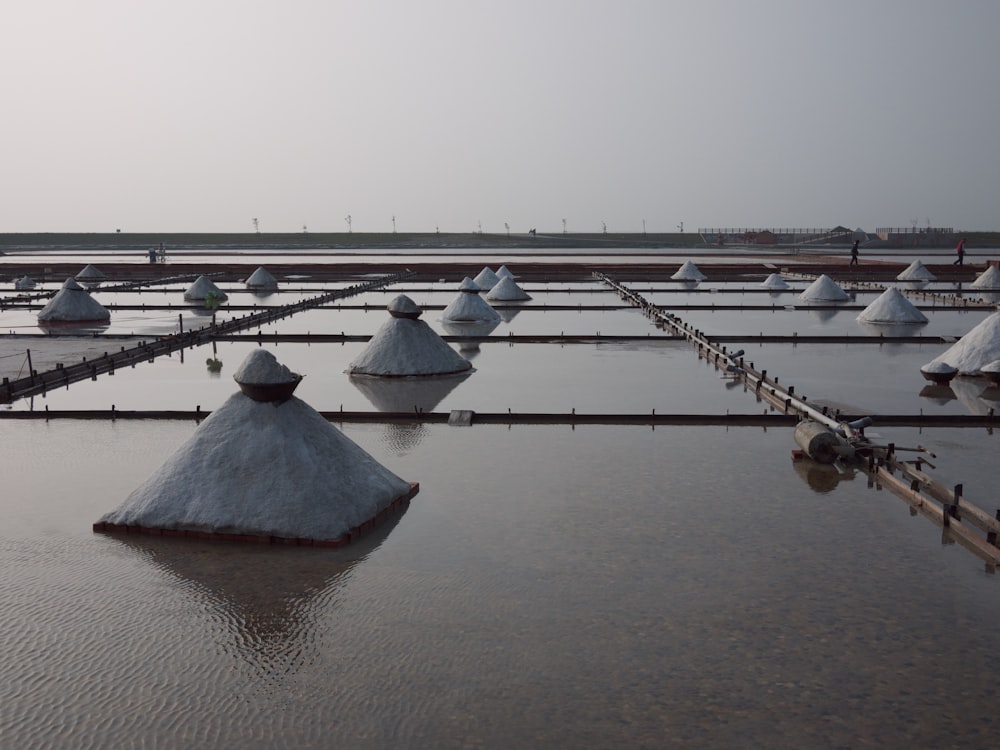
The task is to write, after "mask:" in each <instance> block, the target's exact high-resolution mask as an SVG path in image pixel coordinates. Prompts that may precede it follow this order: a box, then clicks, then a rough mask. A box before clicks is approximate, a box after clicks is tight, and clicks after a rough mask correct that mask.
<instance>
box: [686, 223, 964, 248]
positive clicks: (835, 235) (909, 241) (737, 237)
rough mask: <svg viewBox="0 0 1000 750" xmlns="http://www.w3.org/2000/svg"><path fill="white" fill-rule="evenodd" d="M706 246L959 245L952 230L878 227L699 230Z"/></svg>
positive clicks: (722, 228)
mask: <svg viewBox="0 0 1000 750" xmlns="http://www.w3.org/2000/svg"><path fill="white" fill-rule="evenodd" d="M698 233H699V234H700V235H701V238H702V240H703V241H704V242H705V244H706V245H719V246H724V245H799V246H803V245H805V246H808V245H850V244H851V243H852V242H854V240H860V241H861V243H862V244H863V245H864V246H865V247H892V248H901V247H950V246H951V245H954V244H955V242H957V241H958V235H957V234H956V232H955V230H954V229H953V228H951V227H931V226H928V227H924V228H920V227H903V228H899V227H879V228H878V229H876V230H875V232H874V233H868V232H865V231H864V230H863V229H848V228H847V227H844V226H836V227H833V228H832V229H788V228H774V227H720V228H705V229H699V230H698Z"/></svg>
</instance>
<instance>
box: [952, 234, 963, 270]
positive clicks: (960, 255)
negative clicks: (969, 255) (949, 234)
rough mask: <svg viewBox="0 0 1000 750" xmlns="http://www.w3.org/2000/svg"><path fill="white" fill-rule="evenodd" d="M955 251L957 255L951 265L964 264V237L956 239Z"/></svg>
mask: <svg viewBox="0 0 1000 750" xmlns="http://www.w3.org/2000/svg"><path fill="white" fill-rule="evenodd" d="M955 252H956V253H958V257H957V258H955V262H954V263H952V265H953V266H963V265H965V237H963V238H962V239H960V240H959V241H958V247H956V248H955Z"/></svg>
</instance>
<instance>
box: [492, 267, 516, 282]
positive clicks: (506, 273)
mask: <svg viewBox="0 0 1000 750" xmlns="http://www.w3.org/2000/svg"><path fill="white" fill-rule="evenodd" d="M504 277H506V278H508V279H516V278H517V276H515V275H514V274H513V273H511V270H510V269H509V268H507V266H500V268H498V269H497V278H499V279H502V278H504Z"/></svg>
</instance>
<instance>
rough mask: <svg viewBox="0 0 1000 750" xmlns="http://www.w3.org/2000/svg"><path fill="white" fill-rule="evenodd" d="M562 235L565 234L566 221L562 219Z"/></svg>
mask: <svg viewBox="0 0 1000 750" xmlns="http://www.w3.org/2000/svg"><path fill="white" fill-rule="evenodd" d="M563 234H566V219H563Z"/></svg>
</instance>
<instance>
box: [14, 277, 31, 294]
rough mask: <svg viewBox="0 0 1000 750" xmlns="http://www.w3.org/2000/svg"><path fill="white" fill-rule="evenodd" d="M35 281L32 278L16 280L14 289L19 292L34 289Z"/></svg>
mask: <svg viewBox="0 0 1000 750" xmlns="http://www.w3.org/2000/svg"><path fill="white" fill-rule="evenodd" d="M34 288H35V280H34V279H33V278H31V277H30V276H22V277H21V278H19V279H14V289H16V290H18V291H24V290H26V289H34Z"/></svg>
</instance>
